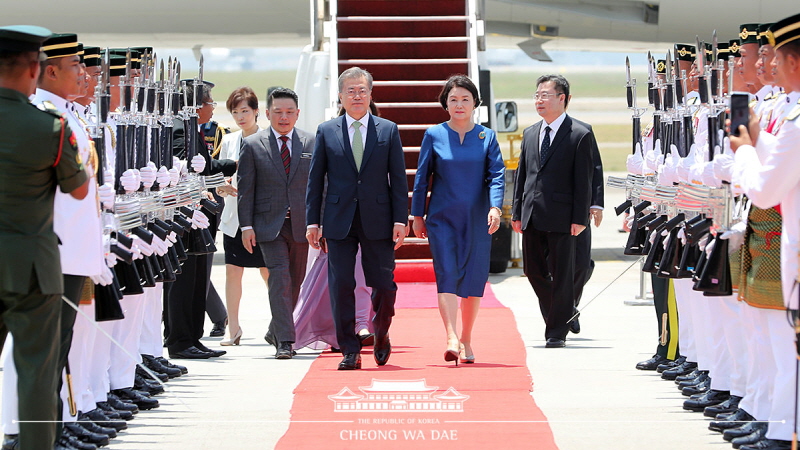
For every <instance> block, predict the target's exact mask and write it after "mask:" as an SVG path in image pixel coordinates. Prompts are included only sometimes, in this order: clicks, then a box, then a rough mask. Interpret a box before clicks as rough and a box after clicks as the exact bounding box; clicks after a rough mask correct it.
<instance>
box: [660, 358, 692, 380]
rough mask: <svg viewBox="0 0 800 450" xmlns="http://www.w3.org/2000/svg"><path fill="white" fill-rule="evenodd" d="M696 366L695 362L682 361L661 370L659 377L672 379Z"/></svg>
mask: <svg viewBox="0 0 800 450" xmlns="http://www.w3.org/2000/svg"><path fill="white" fill-rule="evenodd" d="M696 368H697V363H696V362H690V361H684V362H683V364H681V365H679V366H675V367H673V368H672V369H668V370H665V371H663V372H661V378H663V379H665V380H674V379H675V378H678V377H679V376H681V375H686V374H688V373H690V372H691V371H693V370H694V369H696Z"/></svg>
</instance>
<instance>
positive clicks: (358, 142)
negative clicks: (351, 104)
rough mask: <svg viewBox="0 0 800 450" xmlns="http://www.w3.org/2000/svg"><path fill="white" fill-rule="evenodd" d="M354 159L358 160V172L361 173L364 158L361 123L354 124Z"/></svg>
mask: <svg viewBox="0 0 800 450" xmlns="http://www.w3.org/2000/svg"><path fill="white" fill-rule="evenodd" d="M353 130H355V131H354V132H353V159H355V160H356V170H358V171H361V159H362V158H363V157H364V140H363V139H362V138H361V122H359V121H357V120H356V121H355V122H353Z"/></svg>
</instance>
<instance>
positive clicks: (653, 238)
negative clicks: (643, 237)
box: [647, 230, 658, 245]
mask: <svg viewBox="0 0 800 450" xmlns="http://www.w3.org/2000/svg"><path fill="white" fill-rule="evenodd" d="M657 234H658V231H656V230H653V231H651V232H650V236H649V237H648V238H647V240H648V241H650V245H653V244H655V243H656V235H657Z"/></svg>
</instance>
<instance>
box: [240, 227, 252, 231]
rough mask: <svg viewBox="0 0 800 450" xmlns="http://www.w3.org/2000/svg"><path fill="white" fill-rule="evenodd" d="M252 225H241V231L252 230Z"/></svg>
mask: <svg viewBox="0 0 800 450" xmlns="http://www.w3.org/2000/svg"><path fill="white" fill-rule="evenodd" d="M252 229H253V227H242V231H247V230H252Z"/></svg>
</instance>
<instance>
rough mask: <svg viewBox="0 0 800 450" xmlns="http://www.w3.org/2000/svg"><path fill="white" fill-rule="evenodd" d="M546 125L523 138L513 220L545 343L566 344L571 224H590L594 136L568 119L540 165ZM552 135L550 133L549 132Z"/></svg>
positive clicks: (571, 276) (571, 269) (571, 266)
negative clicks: (519, 234)
mask: <svg viewBox="0 0 800 450" xmlns="http://www.w3.org/2000/svg"><path fill="white" fill-rule="evenodd" d="M542 126H545V125H543V121H542V122H539V123H537V124H535V125H533V126H531V127H529V128H527V129H526V130H525V132H524V134H523V139H522V145H521V153H520V160H519V167H518V169H517V179H516V183H515V186H514V206H513V211H512V220H515V221H521V225H522V230H523V236H522V247H523V249H522V256H523V262H524V266H525V275H526V276H527V277H528V281H529V282H530V283H531V287H533V290H534V292H536V296H537V297H538V298H539V308H540V309H541V312H542V316H543V317H544V319H545V323H546V328H545V338H548V339H550V338H554V339H566V336H567V331H568V325H567V321H568V320H569V318H570V317H571V315H572V311H573V304H574V300H575V289H574V288H575V280H574V274H575V244H576V238H575V237H574V236H572V235H571V232H570V231H571V225H572V224H578V225H584V226H586V225H588V222H589V206H590V202H591V183H592V145H593V143H594V142H595V140H594V135H593V134H592V131H591V130H590V129H589V128H587V127H586V126H585V125H583V124H582V123H580V122H577V121H573V120H572V119H571V118H570V117H569V116H568V115H567V116H565V118H564V121H563V123H562V124H561V126H560V127H559V128H558V130H557V132H556V133H555V136H553V137H552V139H551V145H550V150H549V151H548V152H547V156H546V158H545V160H544V162H543V163H542V162H541V161H540V156H539V145H540V143H539V135H540V131H541V128H542ZM551 134H552V133H551Z"/></svg>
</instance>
